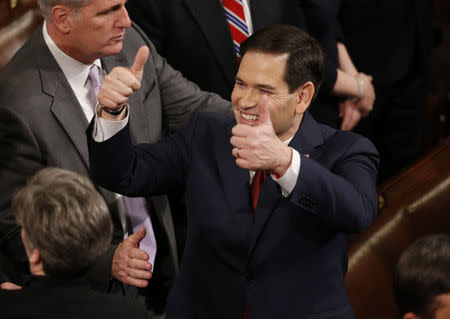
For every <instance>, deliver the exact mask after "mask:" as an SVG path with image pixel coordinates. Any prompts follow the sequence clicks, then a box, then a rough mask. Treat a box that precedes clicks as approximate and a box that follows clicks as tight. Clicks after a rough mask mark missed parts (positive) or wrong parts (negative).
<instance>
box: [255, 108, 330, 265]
mask: <svg viewBox="0 0 450 319" xmlns="http://www.w3.org/2000/svg"><path fill="white" fill-rule="evenodd" d="M322 143H323V138H322V136H321V133H320V128H319V125H318V124H317V122H316V121H315V120H314V119H313V118H312V116H311V115H309V113H307V112H306V113H305V114H304V117H303V121H302V124H301V125H300V128H299V130H298V131H297V133H296V134H295V135H294V138H293V139H292V140H291V142H290V143H289V146H291V147H292V148H294V149H295V150H297V151H298V152H299V153H300V154H301V155H302V154H307V155H308V156H309V157H310V158H315V157H316V156H317V155H318V151H317V150H316V147H318V146H319V145H321V144H322ZM281 198H282V195H281V188H280V186H279V185H278V183H276V182H275V181H274V180H273V179H272V178H271V177H270V176H269V177H268V178H267V180H266V182H265V183H264V185H263V186H262V188H261V191H260V193H259V199H258V206H257V207H256V211H255V222H254V225H253V228H252V231H251V235H250V245H249V260H250V258H251V255H252V254H253V252H254V250H255V247H256V245H257V243H258V239H259V238H260V237H261V235H262V233H263V231H264V228H265V225H266V224H267V223H268V222H269V219H270V216H271V214H272V213H273V211H274V210H275V208H276V206H277V204H278V202H279V201H280V199H281Z"/></svg>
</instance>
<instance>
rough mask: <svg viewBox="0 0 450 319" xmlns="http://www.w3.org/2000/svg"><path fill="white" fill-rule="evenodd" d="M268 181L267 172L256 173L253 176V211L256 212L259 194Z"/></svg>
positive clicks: (251, 187)
mask: <svg viewBox="0 0 450 319" xmlns="http://www.w3.org/2000/svg"><path fill="white" fill-rule="evenodd" d="M266 179H267V171H256V173H255V176H253V180H252V185H251V186H250V197H251V199H252V208H253V211H256V206H257V205H258V198H259V192H260V191H261V187H262V186H263V184H264V182H265V181H266Z"/></svg>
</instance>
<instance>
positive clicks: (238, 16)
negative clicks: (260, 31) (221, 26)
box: [222, 0, 249, 57]
mask: <svg viewBox="0 0 450 319" xmlns="http://www.w3.org/2000/svg"><path fill="white" fill-rule="evenodd" d="M242 1H243V0H222V5H223V8H224V10H225V16H226V17H227V21H228V26H229V27H230V32H231V37H232V38H233V43H234V49H235V50H236V55H237V56H238V57H239V56H240V54H239V47H240V45H241V43H242V41H244V40H245V39H247V38H248V36H249V33H248V26H247V22H246V21H245V14H244V7H243V5H242Z"/></svg>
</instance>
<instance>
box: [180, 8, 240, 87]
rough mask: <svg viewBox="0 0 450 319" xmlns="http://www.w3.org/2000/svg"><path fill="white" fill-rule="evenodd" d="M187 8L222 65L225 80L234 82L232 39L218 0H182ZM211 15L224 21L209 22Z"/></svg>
mask: <svg viewBox="0 0 450 319" xmlns="http://www.w3.org/2000/svg"><path fill="white" fill-rule="evenodd" d="M184 1H185V3H186V6H187V8H188V9H189V11H190V12H191V14H192V16H193V17H194V19H195V20H196V21H197V23H198V25H199V26H200V29H201V30H202V32H203V34H204V35H205V37H206V39H207V41H208V44H209V45H210V47H211V48H212V51H213V53H214V55H215V56H216V58H217V61H218V62H219V64H220V65H221V67H222V70H223V72H224V74H225V77H226V78H227V80H228V81H229V82H231V83H234V77H235V75H236V74H235V71H236V70H237V61H236V55H235V53H234V47H233V39H232V38H231V33H230V30H229V28H228V24H227V23H226V17H225V13H224V10H223V7H222V4H221V1H218V0H213V1H211V0H184ZM211 17H220V18H218V19H221V20H222V21H224V23H211Z"/></svg>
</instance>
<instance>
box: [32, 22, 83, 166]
mask: <svg viewBox="0 0 450 319" xmlns="http://www.w3.org/2000/svg"><path fill="white" fill-rule="evenodd" d="M37 32H38V34H37V37H36V38H35V40H34V43H33V46H34V47H35V49H36V64H37V67H38V69H39V72H40V74H41V80H42V91H43V92H44V93H46V94H48V95H50V96H52V97H53V102H52V105H51V107H50V111H51V112H52V114H53V115H54V116H55V118H56V119H57V120H58V121H59V123H60V124H61V126H62V128H63V129H64V131H65V132H66V134H67V135H68V137H69V139H70V140H71V142H72V143H73V145H74V147H75V149H76V150H77V151H78V153H79V155H80V157H81V159H82V161H83V163H84V165H85V166H86V169H88V167H89V165H88V151H87V142H86V134H85V131H86V128H87V126H88V121H87V120H86V117H85V115H84V113H83V110H82V109H81V105H80V104H79V103H78V100H77V98H76V96H75V94H74V93H73V91H72V88H71V87H70V85H69V82H68V81H67V79H66V77H65V76H64V74H63V72H62V70H61V69H60V68H59V66H58V63H57V62H56V60H55V59H54V58H53V55H52V54H51V52H50V50H49V49H48V47H47V45H46V44H45V41H44V37H43V35H42V31H41V29H40V28H39V29H38V30H37Z"/></svg>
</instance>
